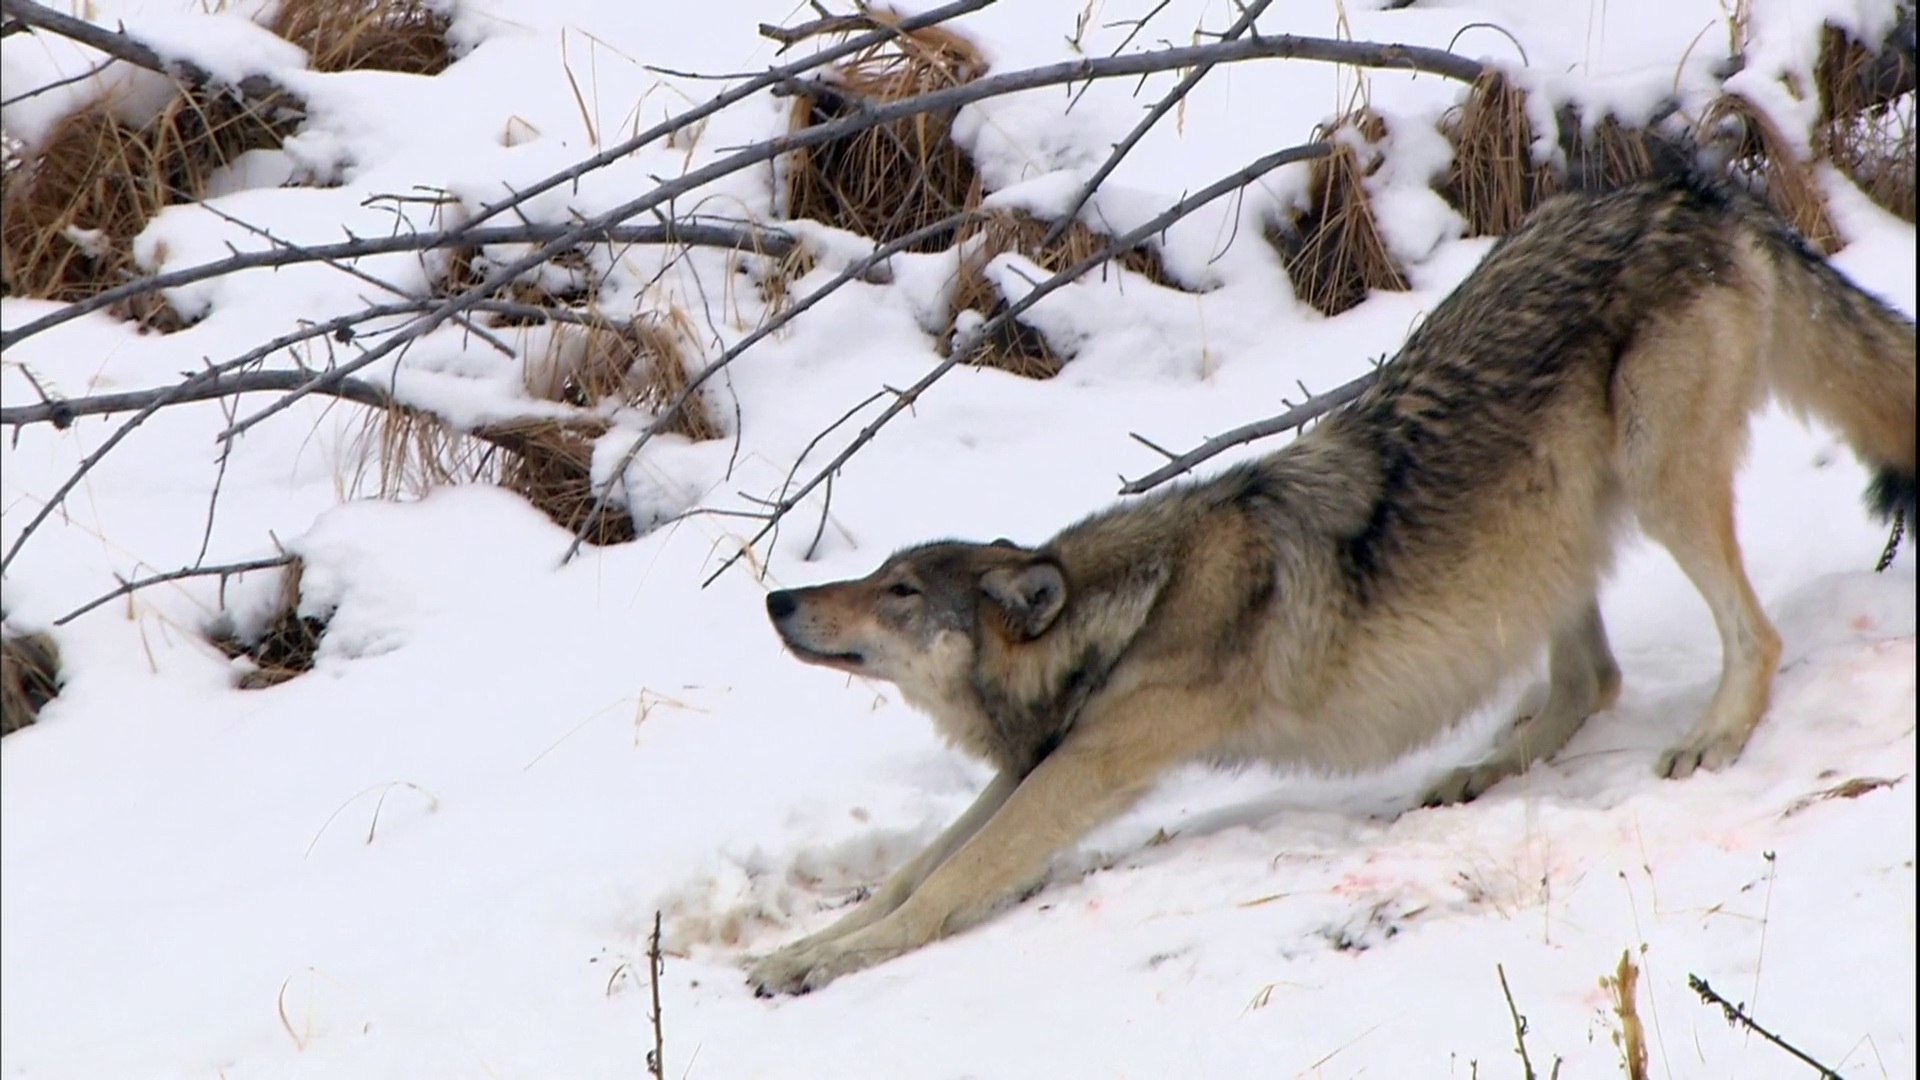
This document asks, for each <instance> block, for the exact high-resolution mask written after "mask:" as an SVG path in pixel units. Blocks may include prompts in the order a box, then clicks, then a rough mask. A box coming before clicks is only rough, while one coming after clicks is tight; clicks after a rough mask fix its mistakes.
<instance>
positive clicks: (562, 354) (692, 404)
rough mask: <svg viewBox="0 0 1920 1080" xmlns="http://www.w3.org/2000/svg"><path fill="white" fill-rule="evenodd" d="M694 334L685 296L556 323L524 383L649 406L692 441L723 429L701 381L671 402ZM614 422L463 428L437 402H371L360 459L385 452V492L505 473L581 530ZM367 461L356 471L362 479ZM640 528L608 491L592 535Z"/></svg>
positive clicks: (552, 395)
mask: <svg viewBox="0 0 1920 1080" xmlns="http://www.w3.org/2000/svg"><path fill="white" fill-rule="evenodd" d="M694 340H695V337H694V334H693V332H692V327H691V324H690V323H689V322H688V319H687V316H686V314H685V313H684V312H682V311H680V310H679V309H677V308H669V309H667V310H666V311H665V312H664V313H661V314H658V315H655V316H651V317H644V318H640V319H635V320H633V321H631V322H627V323H614V322H602V323H592V324H586V325H583V324H579V323H554V324H552V326H551V328H550V331H549V337H548V344H547V347H546V349H545V350H544V352H542V353H541V354H540V355H538V356H536V357H534V358H533V359H532V361H530V362H529V364H528V365H527V373H526V386H527V390H528V392H529V393H531V394H532V395H533V396H535V397H538V398H541V399H543V400H547V401H552V402H556V403H559V404H564V405H571V406H573V407H575V408H577V409H582V410H600V409H604V408H606V407H608V406H609V405H612V406H617V407H621V408H633V409H641V410H644V411H646V412H650V413H653V414H654V415H655V416H656V417H662V418H663V423H662V426H661V427H660V429H659V430H660V433H662V434H668V435H679V436H682V437H684V438H687V439H690V440H693V441H696V442H698V441H703V440H707V439H717V438H720V437H721V436H722V435H724V434H725V429H724V428H723V427H722V425H721V423H720V421H719V419H718V418H717V416H716V415H715V413H714V410H713V407H712V402H711V401H710V400H709V398H708V396H707V395H706V394H705V393H704V392H701V391H696V392H695V393H694V394H693V395H692V396H691V397H689V398H688V399H687V401H686V402H685V403H684V404H682V405H680V406H679V407H677V408H674V407H673V406H674V403H675V402H676V401H678V399H679V397H680V395H681V394H682V393H683V392H685V390H686V389H687V386H688V385H689V382H690V380H691V378H692V372H691V368H690V366H689V357H691V356H694V355H696V354H695V353H694V351H693V345H692V342H693V341H694ZM669 409H671V411H668V410H669ZM609 430H611V427H610V425H609V424H608V423H607V422H605V421H603V420H599V419H595V418H581V417H574V418H568V419H565V420H557V419H540V418H534V419H526V420H517V421H509V422H503V423H495V424H487V425H484V426H482V427H479V428H476V429H474V430H473V431H471V432H461V431H457V430H455V429H453V428H451V427H449V426H448V425H447V424H446V423H445V422H443V421H442V420H440V419H439V418H438V417H436V416H434V415H433V414H431V413H427V412H423V411H420V410H417V409H410V408H404V407H401V408H393V409H386V410H382V411H381V412H379V413H377V414H375V416H374V417H373V419H372V421H371V422H370V427H369V429H368V430H367V432H365V433H364V435H363V439H365V440H366V441H365V442H364V443H363V452H362V454H361V460H362V461H363V462H367V461H375V462H377V463H378V464H377V470H376V471H375V473H374V478H375V480H376V482H377V486H378V491H379V493H380V494H381V495H383V496H391V495H395V494H401V493H407V494H417V493H419V492H422V491H425V490H428V489H431V488H434V487H439V486H443V485H446V484H463V483H476V482H480V483H498V484H500V485H501V486H502V487H505V488H507V489H508V490H510V491H513V492H516V493H518V494H519V495H521V496H523V497H524V498H526V499H527V501H528V502H530V503H532V504H533V505H534V507H535V508H537V509H538V510H540V512H541V513H543V514H545V515H547V517H548V518H549V519H550V520H552V521H553V522H554V523H555V524H557V525H559V526H561V527H562V528H565V529H568V530H572V531H575V532H577V531H579V530H580V528H581V526H582V525H583V524H584V523H585V522H586V521H587V519H588V515H589V514H590V513H591V511H592V508H593V504H594V502H595V500H596V498H597V495H596V489H595V487H594V484H593V452H594V443H595V442H596V441H597V440H598V439H599V437H600V436H602V435H604V434H606V433H607V432H608V431H609ZM365 468H366V467H365V465H363V466H362V476H361V477H359V478H357V479H364V475H365ZM637 535H638V534H637V533H636V531H635V530H634V527H633V521H632V519H631V517H630V516H629V515H628V514H626V513H624V512H622V511H621V509H620V507H619V505H618V503H617V502H613V501H609V504H608V508H607V510H606V511H605V512H603V513H602V514H601V515H600V516H599V517H598V518H595V519H594V521H593V523H592V526H591V527H590V528H589V529H588V531H587V540H588V541H589V542H591V543H595V544H618V543H625V542H626V541H629V540H632V539H634V538H635V537H636V536H637Z"/></svg>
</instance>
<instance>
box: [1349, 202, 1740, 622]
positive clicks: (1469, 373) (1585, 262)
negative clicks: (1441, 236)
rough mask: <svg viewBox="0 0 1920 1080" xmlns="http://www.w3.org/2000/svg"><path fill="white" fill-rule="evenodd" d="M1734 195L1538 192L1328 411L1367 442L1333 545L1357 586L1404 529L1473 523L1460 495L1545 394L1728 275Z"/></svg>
mask: <svg viewBox="0 0 1920 1080" xmlns="http://www.w3.org/2000/svg"><path fill="white" fill-rule="evenodd" d="M1740 197H1741V196H1737V195H1735V194H1733V193H1730V192H1728V191H1726V190H1724V189H1722V188H1720V187H1719V186H1717V185H1715V184H1713V183H1710V182H1706V181H1701V180H1696V179H1693V178H1690V177H1675V178H1672V179H1669V180H1665V181H1660V182H1652V183H1646V184H1640V185H1636V186H1633V187H1630V188H1625V189H1622V190H1618V191H1614V192H1610V193H1607V194H1604V195H1587V196H1575V197H1570V198H1564V199H1561V200H1558V201H1555V202H1551V203H1548V204H1547V205H1545V206H1543V207H1541V208H1540V209H1539V210H1538V211H1536V212H1535V213H1534V214H1533V215H1532V216H1531V217H1529V218H1528V219H1527V220H1526V221H1525V222H1524V223H1522V225H1521V227H1520V228H1519V229H1517V230H1515V231H1514V232H1512V233H1510V234H1508V235H1507V236H1506V237H1505V238H1503V239H1502V240H1501V241H1500V242H1499V243H1498V244H1496V245H1495V246H1494V248H1493V250H1492V251H1491V252H1489V253H1488V255H1487V257H1486V258H1485V259H1484V260H1483V261H1482V262H1481V264H1480V266H1479V268H1478V269H1476V270H1475V271H1474V273H1473V274H1472V275H1471V276H1470V277H1468V278H1467V279H1466V280H1465V281H1464V282H1463V283H1462V284H1461V285H1460V287H1459V288H1457V289H1456V290H1455V291H1454V292H1453V293H1452V294H1450V295H1449V296H1448V297H1447V298H1446V299H1445V300H1443V301H1442V302H1441V304H1440V305H1439V307H1438V308H1436V309H1435V310H1434V312H1433V314H1432V315H1431V316H1430V317H1429V318H1428V319H1427V320H1426V321H1425V322H1424V323H1422V324H1421V326H1420V327H1419V328H1418V329H1417V330H1416V331H1415V332H1414V333H1413V335H1412V336H1411V337H1410V338H1409V339H1408V340H1407V343H1406V345H1405V346H1404V347H1402V349H1401V350H1400V353H1399V354H1398V355H1397V356H1396V357H1395V358H1394V359H1393V360H1392V361H1391V362H1390V363H1388V364H1387V366H1386V367H1385V368H1383V369H1382V370H1381V375H1380V379H1379V381H1378V382H1377V383H1376V384H1375V385H1374V386H1373V387H1371V388H1370V389H1369V390H1368V391H1367V393H1365V394H1363V395H1362V396H1361V397H1360V398H1359V399H1358V400H1356V401H1355V402H1354V403H1353V405H1351V406H1349V407H1348V408H1347V409H1346V410H1344V411H1343V412H1342V413H1341V414H1339V415H1337V416H1335V417H1331V418H1329V420H1328V422H1327V425H1326V426H1325V427H1323V430H1327V429H1329V428H1346V429H1348V430H1349V431H1351V432H1352V433H1353V434H1355V435H1357V436H1360V438H1359V439H1357V440H1356V442H1359V443H1362V444H1364V445H1371V446H1372V447H1374V448H1376V449H1377V452H1378V454H1379V459H1378V466H1379V476H1380V486H1379V489H1378V492H1377V494H1376V495H1375V497H1374V499H1373V510H1372V513H1371V516H1370V518H1369V520H1368V523H1367V526H1366V527H1365V528H1364V529H1363V530H1361V531H1360V532H1359V533H1358V534H1356V535H1354V536H1351V537H1349V538H1348V539H1347V540H1346V542H1345V544H1344V547H1343V551H1342V562H1343V565H1344V567H1345V569H1346V571H1347V574H1348V576H1349V578H1350V579H1351V580H1352V581H1353V582H1354V583H1355V584H1356V586H1359V587H1360V588H1361V592H1362V594H1363V595H1364V594H1365V592H1366V585H1367V583H1368V582H1369V581H1371V580H1373V579H1374V578H1376V577H1377V575H1378V574H1379V573H1380V571H1381V570H1382V568H1383V565H1384V563H1385V562H1386V561H1388V560H1389V559H1390V558H1391V557H1392V556H1393V554H1394V553H1395V552H1396V551H1397V550H1399V549H1400V548H1401V546H1402V545H1403V544H1404V542H1405V541H1406V540H1408V539H1409V538H1410V537H1411V536H1412V535H1413V534H1416V533H1422V532H1424V533H1427V534H1429V535H1449V534H1451V535H1471V534H1472V529H1471V528H1470V527H1466V526H1465V524H1464V523H1462V522H1459V521H1455V520H1452V519H1453V518H1454V517H1455V516H1457V515H1460V514H1470V513H1472V512H1473V504H1472V502H1471V500H1465V499H1460V498H1457V497H1456V495H1457V493H1459V492H1462V491H1466V490H1470V489H1472V488H1473V487H1474V486H1475V484H1476V483H1477V482H1479V481H1480V480H1482V479H1483V478H1484V477H1486V476H1487V475H1488V472H1489V469H1490V467H1493V468H1497V467H1498V465H1499V464H1500V463H1501V462H1504V461H1512V460H1518V459H1520V458H1524V457H1525V456H1526V455H1528V454H1529V453H1530V452H1531V448H1532V447H1534V446H1535V445H1537V444H1538V443H1540V442H1541V441H1542V439H1543V432H1542V431H1541V426H1542V425H1543V424H1547V423H1551V422H1553V421H1552V409H1551V407H1550V406H1551V404H1552V401H1553V399H1554V398H1555V397H1556V395H1559V394H1563V393H1566V392H1568V391H1569V389H1570V388H1573V389H1577V390H1584V391H1589V392H1597V393H1600V394H1605V393H1606V392H1607V389H1606V388H1607V386H1608V384H1609V382H1610V381H1611V379H1612V377H1613V373H1614V369H1615V365H1616V364H1617V363H1618V362H1619V360H1620V358H1621V357H1622V356H1624V355H1625V353H1626V352H1627V350H1628V349H1629V348H1630V347H1631V346H1632V344H1633V342H1634V338H1635V335H1636V332H1637V331H1638V330H1639V328H1640V327H1642V326H1643V325H1645V324H1646V322H1647V321H1648V320H1649V319H1654V318H1658V317H1659V316H1660V315H1661V314H1662V313H1663V312H1665V311H1668V310H1672V309H1675V308H1678V307H1680V306H1682V305H1684V304H1686V303H1687V302H1689V301H1690V300H1691V299H1692V298H1693V297H1694V296H1695V295H1697V294H1698V293H1699V291H1700V290H1701V289H1703V288H1705V287H1707V286H1709V285H1711V284H1716V283H1720V282H1723V281H1726V280H1727V278H1728V275H1731V274H1733V273H1736V272H1737V270H1736V267H1735V252H1734V246H1733V245H1734V241H1735V240H1736V238H1737V237H1738V236H1739V234H1740V230H1741V229H1742V228H1743V227H1745V223H1744V221H1743V220H1742V219H1743V216H1744V215H1743V211H1742V208H1739V207H1737V206H1736V205H1735V202H1734V200H1735V199H1737V198H1740Z"/></svg>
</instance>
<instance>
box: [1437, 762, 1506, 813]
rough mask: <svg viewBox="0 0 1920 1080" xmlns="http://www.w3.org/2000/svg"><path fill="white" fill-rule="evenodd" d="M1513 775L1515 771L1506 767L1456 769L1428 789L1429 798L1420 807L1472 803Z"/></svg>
mask: <svg viewBox="0 0 1920 1080" xmlns="http://www.w3.org/2000/svg"><path fill="white" fill-rule="evenodd" d="M1513 773H1514V770H1513V769H1512V768H1511V767H1509V766H1505V765H1473V766H1470V767H1467V768H1462V769H1455V770H1453V771H1452V772H1450V773H1448V774H1447V775H1445V776H1443V777H1441V778H1440V782H1439V783H1437V784H1435V785H1433V786H1432V787H1431V788H1428V789H1427V797H1426V798H1424V799H1422V800H1421V801H1420V805H1422V806H1427V807H1433V806H1452V805H1454V804H1455V803H1465V802H1472V801H1473V800H1475V799H1477V798H1479V797H1480V796H1481V795H1482V794H1484V793H1485V792H1486V790H1487V789H1488V788H1491V787H1492V786H1493V785H1495V784H1497V783H1499V782H1500V781H1502V780H1505V779H1506V778H1507V777H1509V776H1512V775H1513Z"/></svg>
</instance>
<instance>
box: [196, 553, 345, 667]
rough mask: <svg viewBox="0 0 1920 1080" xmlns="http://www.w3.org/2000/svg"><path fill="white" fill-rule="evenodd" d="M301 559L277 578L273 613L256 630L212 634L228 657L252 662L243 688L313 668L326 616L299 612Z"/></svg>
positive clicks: (214, 641)
mask: <svg viewBox="0 0 1920 1080" xmlns="http://www.w3.org/2000/svg"><path fill="white" fill-rule="evenodd" d="M304 565H305V564H304V563H302V562H301V561H300V560H298V559H295V560H294V561H293V562H292V563H290V564H288V566H287V571H286V573H285V574H284V575H283V576H282V577H281V579H280V597H279V600H278V601H277V602H276V603H275V604H274V608H273V615H272V617H271V618H269V619H268V620H267V623H266V625H265V627H264V628H262V629H261V631H260V632H259V633H257V634H253V635H249V636H248V637H247V638H241V637H239V636H236V635H235V634H233V633H231V632H217V633H215V634H213V635H212V641H213V644H214V647H215V648H218V649H219V650H220V651H221V652H223V653H225V654H226V655H227V656H228V657H229V658H235V659H237V658H239V657H242V656H244V657H246V658H247V659H248V660H251V661H252V662H253V663H252V666H251V667H250V668H249V669H248V670H247V671H246V672H245V673H244V674H242V675H241V676H240V681H239V682H238V684H237V685H238V686H239V687H240V689H242V690H264V689H266V688H267V687H269V686H278V685H280V684H281V683H283V682H286V681H287V680H288V679H291V678H294V677H295V676H297V675H300V674H303V673H305V672H308V671H311V670H313V658H314V655H315V654H316V653H318V652H319V651H320V639H321V637H323V636H324V635H325V634H326V632H327V623H326V620H325V619H320V618H316V617H314V616H311V615H302V614H300V578H301V575H302V570H303V567H304Z"/></svg>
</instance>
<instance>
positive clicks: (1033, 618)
mask: <svg viewBox="0 0 1920 1080" xmlns="http://www.w3.org/2000/svg"><path fill="white" fill-rule="evenodd" d="M980 590H981V591H982V592H984V593H986V594H987V596H988V598H989V599H991V600H992V601H993V602H994V603H996V604H998V605H1000V608H1001V610H1003V611H1005V612H1006V613H1007V619H1008V620H1009V621H1010V622H1011V623H1012V624H1013V626H1014V628H1015V629H1017V630H1019V631H1020V632H1021V633H1023V634H1025V635H1026V637H1027V640H1029V641H1031V640H1032V639H1034V638H1037V637H1039V636H1040V635H1041V634H1044V633H1046V632H1047V628H1048V627H1050V626H1052V625H1053V620H1054V619H1056V618H1059V616H1060V609H1062V608H1064V607H1066V606H1067V579H1066V576H1065V575H1063V574H1061V573H1060V568H1059V567H1058V566H1055V565H1054V564H1052V563H1050V562H1033V563H1028V564H1027V565H1026V566H1023V567H1019V568H1017V569H1015V568H1013V567H1003V568H1001V569H998V570H989V571H987V572H986V573H985V574H982V575H981V576H980Z"/></svg>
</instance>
